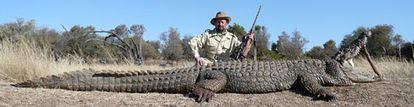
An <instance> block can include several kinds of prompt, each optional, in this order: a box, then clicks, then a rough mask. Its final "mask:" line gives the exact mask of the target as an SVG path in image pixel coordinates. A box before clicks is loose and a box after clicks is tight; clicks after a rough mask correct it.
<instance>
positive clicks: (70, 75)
mask: <svg viewBox="0 0 414 107" xmlns="http://www.w3.org/2000/svg"><path fill="white" fill-rule="evenodd" d="M94 73H96V71H95V70H93V69H82V70H77V71H72V72H65V73H63V74H59V75H50V76H46V77H41V78H38V79H33V80H27V81H24V82H21V83H16V84H12V86H15V87H27V88H62V89H72V88H71V87H69V86H70V85H73V83H75V82H73V81H75V80H79V79H80V77H85V78H86V77H87V76H88V75H92V74H94Z"/></svg>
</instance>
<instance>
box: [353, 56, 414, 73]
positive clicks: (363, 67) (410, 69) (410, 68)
mask: <svg viewBox="0 0 414 107" xmlns="http://www.w3.org/2000/svg"><path fill="white" fill-rule="evenodd" d="M373 60H374V64H375V66H376V67H377V68H378V69H379V71H380V73H382V74H383V75H385V77H386V78H391V77H400V78H413V77H414V63H413V62H411V61H406V60H401V59H397V58H395V57H383V58H376V59H373ZM354 63H355V66H356V69H357V70H358V71H362V72H365V73H370V74H374V72H373V71H372V68H371V66H370V65H369V63H368V61H367V60H366V59H363V58H357V59H355V60H354Z"/></svg>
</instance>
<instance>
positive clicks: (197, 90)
mask: <svg viewBox="0 0 414 107" xmlns="http://www.w3.org/2000/svg"><path fill="white" fill-rule="evenodd" d="M192 94H194V95H196V98H195V100H196V101H197V102H199V103H201V102H204V101H209V100H211V98H212V97H213V96H214V92H213V91H211V90H208V89H205V88H202V87H199V86H195V87H193V90H192Z"/></svg>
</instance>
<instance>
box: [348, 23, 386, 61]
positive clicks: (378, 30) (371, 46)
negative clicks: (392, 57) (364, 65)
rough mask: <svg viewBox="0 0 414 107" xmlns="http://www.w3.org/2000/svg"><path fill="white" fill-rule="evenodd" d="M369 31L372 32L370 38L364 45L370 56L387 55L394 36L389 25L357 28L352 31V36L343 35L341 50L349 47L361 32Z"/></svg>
mask: <svg viewBox="0 0 414 107" xmlns="http://www.w3.org/2000/svg"><path fill="white" fill-rule="evenodd" d="M368 30H370V31H371V32H372V35H371V37H369V38H368V42H367V44H366V46H367V49H368V51H369V52H370V53H371V55H372V56H383V55H389V54H390V53H389V52H388V51H389V50H390V49H391V38H392V37H393V36H394V31H393V26H391V25H386V24H384V25H376V26H375V27H374V28H371V29H368V28H364V27H359V28H358V29H356V30H354V31H353V32H352V34H348V35H345V37H344V39H343V40H342V42H341V46H340V47H341V48H343V47H345V46H349V45H350V44H351V43H352V41H354V40H355V39H356V38H358V37H359V36H360V35H361V34H362V32H365V31H368Z"/></svg>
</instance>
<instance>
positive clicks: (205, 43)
mask: <svg viewBox="0 0 414 107" xmlns="http://www.w3.org/2000/svg"><path fill="white" fill-rule="evenodd" d="M188 44H189V45H190V47H191V49H192V50H193V53H194V56H195V57H198V56H201V57H203V58H204V59H205V60H206V62H207V63H212V61H217V60H219V59H220V58H221V57H230V55H231V54H232V53H233V51H234V50H235V48H236V47H238V46H239V45H240V44H241V42H240V41H239V40H238V38H237V37H236V36H235V35H234V34H233V33H230V32H228V31H227V30H226V31H224V32H221V33H219V32H217V31H216V30H206V32H204V33H203V34H201V35H199V36H196V37H194V38H192V39H191V40H190V41H189V42H188Z"/></svg>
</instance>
